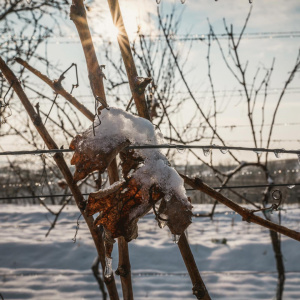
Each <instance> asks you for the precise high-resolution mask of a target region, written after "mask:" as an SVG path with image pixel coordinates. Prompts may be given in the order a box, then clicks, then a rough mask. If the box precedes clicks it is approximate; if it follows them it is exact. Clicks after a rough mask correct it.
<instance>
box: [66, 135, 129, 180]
mask: <svg viewBox="0 0 300 300" xmlns="http://www.w3.org/2000/svg"><path fill="white" fill-rule="evenodd" d="M129 144H130V143H129V141H123V142H120V143H119V144H118V145H117V146H116V147H114V148H112V149H111V150H110V151H109V152H104V151H101V149H98V147H96V148H95V146H94V141H90V140H89V138H87V137H85V136H84V135H77V136H76V137H75V138H74V139H73V140H72V142H71V144H70V149H72V150H75V153H74V155H73V157H72V159H71V165H75V167H76V169H75V173H74V181H75V182H77V181H79V180H81V179H84V178H85V177H86V176H87V175H88V174H90V173H92V172H94V171H99V172H100V173H103V172H104V171H105V169H106V168H107V167H108V166H109V165H110V163H111V162H112V160H113V159H114V158H115V157H116V156H117V154H118V153H119V152H120V151H121V150H122V149H124V148H125V147H127V146H129Z"/></svg>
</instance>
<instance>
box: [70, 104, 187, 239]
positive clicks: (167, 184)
mask: <svg viewBox="0 0 300 300" xmlns="http://www.w3.org/2000/svg"><path fill="white" fill-rule="evenodd" d="M161 143H164V141H163V139H162V136H161V134H160V133H159V132H157V130H156V129H155V127H154V126H153V124H152V123H151V122H150V121H148V120H146V119H144V118H140V117H137V116H134V115H132V114H130V113H128V112H125V111H123V110H121V109H118V108H109V109H104V110H102V111H101V114H100V115H99V116H97V117H96V118H95V122H94V126H91V127H89V128H88V129H87V130H86V131H85V132H84V133H83V134H82V135H78V136H76V137H75V138H74V139H73V141H72V143H71V145H70V148H71V149H74V150H75V153H74V155H73V158H72V160H71V163H72V164H74V165H75V166H76V170H75V174H74V180H75V181H78V180H81V179H83V178H85V177H86V176H87V175H88V174H89V173H91V172H93V171H96V170H98V171H100V172H101V173H102V172H104V170H105V169H106V168H107V167H108V166H109V164H110V162H111V161H112V160H113V159H114V158H115V157H116V155H117V154H118V153H119V154H120V158H121V167H122V171H123V177H124V179H125V181H124V182H119V183H116V184H115V185H114V186H113V187H111V188H110V189H108V190H100V191H99V192H97V193H92V194H90V197H89V203H88V207H87V211H88V213H89V215H93V214H95V213H96V212H100V215H99V217H98V218H97V219H96V221H95V224H96V225H100V224H102V225H103V226H104V228H105V230H108V231H109V232H110V233H111V236H112V237H113V238H115V237H119V236H124V237H125V239H126V240H127V241H129V240H131V239H133V238H136V236H137V225H136V224H137V221H138V219H139V218H140V217H141V216H143V215H144V214H145V213H147V212H148V211H149V210H150V209H151V207H152V205H153V201H154V202H156V201H157V200H159V198H162V197H164V200H163V201H162V204H161V205H162V207H163V208H164V209H163V212H162V213H163V214H164V215H166V216H167V218H168V226H169V227H170V230H171V232H172V233H173V234H177V235H180V234H182V233H183V232H184V230H185V229H186V228H187V226H188V225H189V224H190V223H191V209H192V205H191V204H190V202H189V201H188V199H187V196H186V191H185V188H184V183H183V179H182V178H181V177H180V176H179V174H178V173H177V172H176V170H175V169H174V168H172V167H171V166H170V164H169V162H168V160H167V158H166V157H165V155H163V154H162V153H161V151H160V149H153V148H152V149H149V148H148V149H147V148H143V149H135V150H128V149H126V147H127V146H128V145H145V144H154V145H157V144H161ZM153 187H155V189H154V190H155V191H154V192H153V191H152V189H153ZM153 193H154V194H153ZM149 194H150V197H149ZM151 198H153V201H152V200H151ZM167 199H169V200H168V201H167Z"/></svg>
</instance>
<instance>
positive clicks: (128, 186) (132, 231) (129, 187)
mask: <svg viewBox="0 0 300 300" xmlns="http://www.w3.org/2000/svg"><path fill="white" fill-rule="evenodd" d="M161 197H163V194H162V193H161V192H160V191H159V190H158V189H157V188H153V189H151V197H149V195H148V191H145V190H143V188H142V186H141V185H140V184H138V183H137V182H136V180H135V179H134V178H130V179H129V180H127V181H123V182H117V183H115V184H114V185H112V186H111V187H110V188H108V189H105V190H100V191H98V192H96V193H91V194H90V196H89V199H88V204H87V207H86V213H87V214H88V215H89V216H91V215H94V214H95V213H100V214H99V216H98V217H97V218H96V220H95V223H94V224H95V225H103V226H104V228H105V230H108V231H109V232H110V233H111V236H112V238H117V237H120V236H123V237H124V238H125V240H126V241H127V242H129V241H131V240H132V239H135V238H137V235H138V234H137V222H138V220H139V218H140V217H142V216H143V215H145V214H146V213H147V212H148V211H149V210H150V209H151V208H152V203H150V201H149V199H152V200H151V201H153V202H154V203H155V202H156V201H158V200H159V199H160V198H161Z"/></svg>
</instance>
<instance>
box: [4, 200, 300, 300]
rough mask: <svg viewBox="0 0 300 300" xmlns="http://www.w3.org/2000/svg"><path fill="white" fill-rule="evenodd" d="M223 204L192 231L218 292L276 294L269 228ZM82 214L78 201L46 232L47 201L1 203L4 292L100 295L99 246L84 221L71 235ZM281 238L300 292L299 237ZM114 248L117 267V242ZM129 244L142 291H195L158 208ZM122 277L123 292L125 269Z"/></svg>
mask: <svg viewBox="0 0 300 300" xmlns="http://www.w3.org/2000/svg"><path fill="white" fill-rule="evenodd" d="M193 206H194V212H195V213H197V212H202V213H203V212H208V211H210V209H211V205H195V204H194V205H193ZM284 208H285V209H286V210H283V211H282V224H284V225H285V226H287V227H290V228H292V229H294V230H297V231H299V230H300V222H299V220H300V218H299V215H300V208H299V206H297V205H289V206H287V205H285V207H284ZM51 209H53V210H58V209H59V207H58V206H54V207H51ZM217 212H218V213H217V214H216V215H215V218H214V221H213V222H212V221H210V220H209V219H208V218H207V219H206V218H194V220H193V221H194V222H193V224H191V225H190V226H189V228H188V231H187V235H188V240H189V243H190V245H191V249H192V252H193V254H194V257H195V260H196V263H197V265H198V267H199V270H200V272H201V275H202V277H203V280H204V282H205V284H206V287H207V289H208V291H209V293H210V295H211V297H212V299H235V300H240V299H247V300H248V299H272V298H274V295H275V292H276V282H277V274H276V266H275V261H274V254H273V251H272V247H271V244H270V237H269V232H268V230H267V229H265V228H262V227H260V226H257V225H255V224H249V223H247V222H242V221H241V218H240V217H239V216H238V215H236V214H235V213H232V212H230V211H229V210H228V209H227V208H226V207H223V206H221V205H218V206H217ZM79 214H80V213H79V211H78V209H77V208H76V207H74V206H67V207H66V209H65V211H63V213H62V215H61V217H60V219H59V222H58V224H57V226H56V228H55V229H54V230H53V231H51V234H50V236H49V237H48V238H45V234H46V232H47V230H48V228H49V221H48V219H52V218H53V217H52V216H51V215H50V214H49V213H46V212H45V209H44V208H42V207H40V206H15V205H1V210H0V228H1V230H0V293H1V294H2V296H3V297H4V299H5V300H7V299H47V300H54V299H55V300H58V299H75V300H79V299H101V295H100V291H99V288H98V286H97V283H96V281H95V279H94V277H93V275H92V271H91V269H90V268H91V265H92V262H93V260H94V258H95V256H96V251H95V249H94V246H93V242H92V239H91V237H90V234H89V231H88V229H87V226H86V225H85V224H84V222H83V221H80V229H79V232H78V235H77V242H76V243H75V244H74V243H73V242H72V238H73V237H74V234H75V228H76V220H77V218H78V216H79ZM273 214H274V215H275V214H277V212H274V213H273ZM223 239H226V243H225V244H222V243H221V241H222V240H223ZM281 240H282V249H283V255H284V263H285V268H286V271H287V273H286V283H285V291H284V296H283V299H299V295H300V263H299V259H300V256H299V253H300V243H299V242H297V241H294V240H292V239H290V238H287V237H284V236H282V237H281ZM114 248H115V249H114V251H113V255H112V256H113V270H116V268H117V251H118V249H117V247H114ZM129 251H130V258H131V267H132V281H133V289H134V294H135V298H136V299H161V300H163V299H195V298H194V296H193V295H192V292H191V289H192V284H191V282H190V279H189V276H188V274H187V271H186V269H185V266H184V263H183V261H182V258H181V256H180V253H179V249H178V247H177V245H176V244H174V243H173V242H172V235H171V234H170V233H169V231H168V229H167V227H166V228H164V229H160V228H159V227H158V225H157V223H156V221H155V220H154V216H153V214H149V215H146V216H145V217H144V218H142V219H141V220H140V221H139V237H138V239H136V240H134V241H132V242H130V243H129ZM116 281H117V286H118V290H119V292H120V295H122V294H121V285H120V280H119V277H118V276H116Z"/></svg>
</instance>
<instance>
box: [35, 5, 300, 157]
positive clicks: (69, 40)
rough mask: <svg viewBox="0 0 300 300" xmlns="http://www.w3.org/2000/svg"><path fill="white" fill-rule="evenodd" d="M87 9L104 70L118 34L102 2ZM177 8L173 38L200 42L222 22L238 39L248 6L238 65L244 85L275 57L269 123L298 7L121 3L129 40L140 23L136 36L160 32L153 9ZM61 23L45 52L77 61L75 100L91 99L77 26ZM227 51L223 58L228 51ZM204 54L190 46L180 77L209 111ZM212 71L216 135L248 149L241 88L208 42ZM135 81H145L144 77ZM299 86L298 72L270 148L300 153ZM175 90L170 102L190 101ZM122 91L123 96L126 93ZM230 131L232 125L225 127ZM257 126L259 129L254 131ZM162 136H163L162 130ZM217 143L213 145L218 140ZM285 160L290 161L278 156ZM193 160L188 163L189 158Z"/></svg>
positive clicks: (180, 121)
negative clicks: (243, 69)
mask: <svg viewBox="0 0 300 300" xmlns="http://www.w3.org/2000/svg"><path fill="white" fill-rule="evenodd" d="M87 4H88V5H89V6H90V8H91V9H90V11H89V12H88V19H89V22H90V26H91V31H92V34H93V39H94V41H95V45H96V51H97V55H98V58H99V61H100V64H105V59H104V55H103V53H102V52H101V49H102V48H101V45H102V43H103V39H105V40H106V41H107V40H110V41H111V42H112V43H113V45H114V46H115V48H114V49H115V50H114V51H116V53H117V51H118V46H117V44H116V36H115V29H114V28H113V25H112V21H111V16H110V13H109V11H108V7H106V3H105V4H104V3H102V2H101V1H97V0H95V1H88V2H87ZM174 5H175V6H176V11H177V12H178V14H179V13H180V12H181V11H182V18H181V22H180V26H179V32H178V35H179V36H180V35H183V34H190V36H192V37H201V36H202V35H205V34H207V33H208V31H209V26H208V20H209V22H210V24H211V25H212V26H213V28H214V31H215V32H216V33H218V34H222V33H224V32H225V31H224V23H223V19H224V18H225V19H226V23H227V24H228V26H230V24H233V31H234V33H239V32H240V30H241V29H242V27H243V25H244V22H245V18H246V17H247V14H248V13H249V10H250V8H251V7H252V12H251V16H250V19H249V22H248V25H247V28H246V30H245V33H244V39H243V40H242V42H241V44H240V46H239V53H240V57H241V63H242V65H243V66H245V64H246V62H248V67H247V74H246V79H247V82H248V83H249V84H250V83H251V81H252V78H253V77H254V75H255V73H256V71H257V69H258V68H260V69H261V71H260V74H261V75H262V74H263V73H264V72H265V71H264V70H265V69H266V68H270V66H271V64H272V61H273V58H275V67H274V71H273V75H272V78H271V80H270V86H269V87H270V89H271V93H270V96H269V98H268V101H267V105H266V115H265V124H270V122H271V117H272V115H273V111H274V108H275V105H276V101H277V99H278V97H279V95H280V91H281V89H282V87H283V85H284V83H285V81H286V80H287V78H288V76H289V72H290V70H291V69H292V67H293V66H294V63H295V61H296V57H297V54H298V51H299V46H300V44H299V41H300V23H299V16H300V3H299V1H297V0H290V1H284V0H277V1H272V3H271V2H270V1H269V0H260V1H255V0H254V1H253V4H252V5H250V4H249V2H248V1H247V0H242V1H234V0H226V1H225V0H220V1H212V0H203V1H196V0H187V1H186V2H185V4H181V2H180V0H176V1H175V0H174V1H167V0H161V3H160V4H159V5H157V4H156V1H155V0H139V1H133V0H126V1H125V0H121V1H120V6H121V10H122V13H123V17H124V22H125V26H126V28H127V32H128V34H129V38H130V40H131V41H132V40H133V38H134V37H135V33H136V30H137V29H136V28H137V25H140V27H141V32H142V33H144V34H150V33H151V34H152V35H156V34H158V30H157V18H156V14H157V8H159V10H160V11H161V13H162V14H163V15H164V16H166V15H167V14H170V12H171V10H172V8H173V6H174ZM62 22H63V24H64V26H65V27H64V37H54V38H52V39H50V41H49V51H48V53H49V55H50V59H52V60H53V62H55V63H56V64H58V66H59V67H60V69H62V70H64V69H66V68H67V67H68V66H69V65H70V64H71V63H72V62H77V63H78V65H79V72H80V80H81V86H80V89H79V91H76V93H78V95H86V94H91V93H90V90H89V87H88V79H87V76H86V75H87V74H86V67H85V61H84V57H83V54H82V49H81V46H80V44H79V43H78V42H77V41H76V39H77V33H76V31H75V27H74V25H73V23H72V21H70V20H69V19H68V17H66V18H65V19H64V20H62ZM251 34H254V35H251ZM257 34H260V35H257ZM253 37H254V38H253ZM221 45H222V46H223V47H224V49H226V47H227V42H226V41H224V40H221ZM173 47H174V50H175V51H176V52H178V53H179V54H180V55H182V57H185V56H186V55H187V51H188V46H187V44H184V43H183V42H180V41H176V42H174V43H173ZM40 51H41V53H44V49H42V48H41V49H40ZM225 53H226V54H227V52H226V51H225ZM206 55H207V43H205V42H201V41H194V42H193V44H192V48H191V51H190V52H189V56H188V60H187V63H186V64H185V67H184V69H183V71H184V73H185V74H186V79H187V82H188V84H189V86H190V88H191V90H192V91H193V92H194V93H195V96H196V99H197V102H198V104H199V105H200V106H201V108H203V110H204V111H206V112H207V111H209V109H211V107H212V101H213V100H212V97H211V94H210V93H208V91H210V84H209V80H208V75H207V72H208V69H207V61H206ZM36 66H38V65H36ZM107 68H108V69H106V70H105V72H106V73H107V74H111V70H110V69H109V66H108V67H107ZM211 72H212V78H213V82H214V87H215V90H216V91H217V95H218V97H217V107H218V108H219V109H220V110H222V113H220V114H219V115H218V124H219V126H221V127H220V129H219V130H220V134H221V135H222V138H223V139H224V140H225V141H226V144H228V145H232V146H247V147H251V146H253V141H252V138H251V131H250V127H249V121H248V119H247V109H246V108H247V106H246V104H247V103H246V101H245V98H244V97H241V96H239V92H238V90H241V86H240V85H239V84H238V82H237V81H236V79H235V78H234V77H233V76H232V74H231V73H230V71H229V70H228V68H227V67H226V65H225V63H224V61H223V60H222V57H221V55H220V51H219V49H218V47H217V45H216V43H212V48H211ZM140 75H141V76H144V75H145V74H140ZM53 76H54V75H53ZM54 77H55V76H54ZM299 80H300V73H297V74H296V76H295V78H294V81H293V82H292V84H291V85H290V88H291V89H290V90H289V91H288V93H287V94H286V95H285V97H284V98H283V101H282V103H281V105H280V109H279V112H278V115H277V118H276V122H275V123H276V124H278V125H277V126H275V129H274V134H273V139H274V142H272V144H271V147H274V148H286V149H298V148H300V147H299V141H300V134H299V127H300V124H297V123H299V117H298V115H299V111H300V105H299V95H300V86H299V83H300V82H299ZM66 83H67V84H68V83H70V81H68V79H66ZM177 86H178V90H179V91H180V93H178V94H177V95H174V103H176V101H182V100H181V98H182V97H183V95H184V96H187V94H186V93H187V90H186V87H185V86H184V85H183V83H182V82H180V81H179V82H178V84H177ZM125 90H126V91H127V93H128V88H127V87H125ZM232 91H234V92H232ZM231 93H233V94H232V95H233V96H232V97H229V96H230V95H231ZM123 97H124V96H123ZM125 97H129V96H125ZM80 99H81V100H83V102H84V103H85V104H86V105H87V106H88V107H89V108H91V109H92V107H93V104H92V99H91V98H90V97H88V98H86V99H84V98H80ZM110 101H111V102H110V105H111V106H113V105H114V103H113V101H114V99H112V100H110ZM262 101H263V97H258V100H257V105H256V110H255V111H254V114H253V115H254V123H255V125H259V124H260V122H261V104H262ZM225 108H226V109H225ZM224 109H225V110H224ZM194 110H195V105H194V104H193V102H192V101H189V100H187V102H186V104H185V105H184V107H182V109H181V111H180V112H179V113H178V114H176V115H175V116H174V117H173V120H174V121H175V122H176V125H177V126H178V128H181V129H182V128H183V127H184V126H185V125H186V123H187V122H188V121H189V119H190V118H191V116H192V113H193V112H194ZM223 110H224V111H223ZM201 121H202V120H201V118H200V117H199V120H195V121H194V123H193V126H194V127H197V126H198V124H200V123H201ZM154 123H155V121H154ZM295 123H296V124H295ZM222 126H223V127H222ZM224 126H225V127H224ZM226 126H227V127H226ZM228 126H232V127H230V128H228ZM256 128H257V129H258V128H259V126H257V127H256ZM161 130H162V132H163V133H165V132H164V127H163V126H162V128H161ZM268 130H269V128H268V127H265V132H264V133H263V134H264V136H263V139H266V137H267V133H268ZM186 139H188V137H186ZM215 143H216V144H218V142H217V141H216V142H215ZM262 146H263V147H264V146H265V144H262ZM201 154H202V153H201ZM238 155H240V157H241V159H245V160H246V159H249V158H250V157H251V159H255V154H254V153H251V154H249V153H239V154H238ZM181 157H182V155H178V158H177V159H178V160H179V161H180V160H181ZM274 158H275V157H274ZM283 158H295V157H294V156H292V157H291V156H283ZM190 159H191V160H192V161H193V159H192V158H190ZM216 159H217V160H218V161H220V160H222V161H227V160H228V162H229V161H230V159H229V157H226V158H225V157H224V156H222V155H220V153H216Z"/></svg>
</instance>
